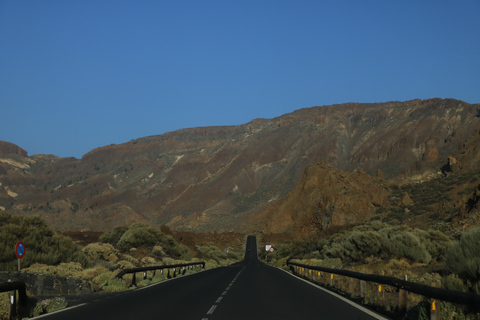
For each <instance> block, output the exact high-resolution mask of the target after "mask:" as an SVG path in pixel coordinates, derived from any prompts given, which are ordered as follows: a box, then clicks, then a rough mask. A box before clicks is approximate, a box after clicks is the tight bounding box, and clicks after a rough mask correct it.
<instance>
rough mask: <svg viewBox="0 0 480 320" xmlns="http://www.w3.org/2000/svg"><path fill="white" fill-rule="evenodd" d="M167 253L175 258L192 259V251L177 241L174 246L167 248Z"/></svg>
mask: <svg viewBox="0 0 480 320" xmlns="http://www.w3.org/2000/svg"><path fill="white" fill-rule="evenodd" d="M167 254H168V255H169V256H170V257H172V258H175V259H180V260H184V261H190V260H192V254H191V253H190V250H189V249H188V247H187V246H185V245H183V244H178V243H175V244H174V245H173V246H172V247H170V248H168V249H167Z"/></svg>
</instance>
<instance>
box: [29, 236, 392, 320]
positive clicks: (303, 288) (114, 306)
mask: <svg viewBox="0 0 480 320" xmlns="http://www.w3.org/2000/svg"><path fill="white" fill-rule="evenodd" d="M367 312H368V313H367ZM367 312H365V311H363V310H361V309H358V308H356V307H355V306H354V305H352V304H351V303H349V302H346V301H344V300H342V299H339V298H337V297H335V296H333V295H331V294H330V293H328V292H326V291H324V290H321V289H319V288H317V287H316V286H313V285H311V284H309V283H307V282H305V281H303V280H301V279H298V278H297V277H295V276H292V275H290V274H289V273H287V272H285V271H282V270H280V269H277V268H273V267H269V266H267V265H265V264H263V263H261V262H260V261H259V260H258V253H257V241H256V238H255V237H254V236H250V237H248V239H247V245H246V250H245V259H244V260H243V261H242V262H240V263H237V264H234V265H231V266H229V267H221V268H216V269H212V270H207V271H203V272H199V273H195V274H192V275H188V276H182V277H177V278H174V279H172V280H167V281H163V282H160V283H158V284H155V285H151V286H148V287H144V288H141V289H136V290H132V291H127V292H125V293H122V294H118V295H115V296H110V297H100V298H99V299H98V300H96V301H94V302H91V303H86V304H83V305H80V306H77V307H73V308H71V309H67V310H64V311H60V312H58V313H54V314H51V315H44V316H40V317H37V318H35V319H49V320H54V319H59V320H60V319H62V320H65V319H66V320H77V319H78V320H88V319H92V320H93V319H95V320H96V319H118V320H126V319H155V320H163V319H177V320H190V319H191V320H207V319H208V320H220V319H222V320H227V319H228V320H236V319H239V320H240V319H241V320H246V319H249V320H253V319H262V320H264V319H275V320H276V319H292V320H299V319H339V320H340V319H341V320H345V319H355V320H360V319H361V320H364V319H365V320H367V319H386V318H384V317H381V316H378V315H376V314H374V313H372V312H369V311H367Z"/></svg>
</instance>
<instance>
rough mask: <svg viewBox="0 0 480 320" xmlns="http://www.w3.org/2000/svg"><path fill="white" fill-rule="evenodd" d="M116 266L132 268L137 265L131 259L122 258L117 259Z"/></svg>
mask: <svg viewBox="0 0 480 320" xmlns="http://www.w3.org/2000/svg"><path fill="white" fill-rule="evenodd" d="M116 267H117V268H118V269H122V270H123V269H132V268H135V265H134V264H133V263H131V262H130V261H127V260H120V261H117V263H116Z"/></svg>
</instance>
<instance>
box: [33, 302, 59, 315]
mask: <svg viewBox="0 0 480 320" xmlns="http://www.w3.org/2000/svg"><path fill="white" fill-rule="evenodd" d="M66 307H67V301H65V298H53V299H46V300H42V301H40V302H38V303H37V305H36V306H35V308H34V310H33V316H39V315H41V314H44V313H48V312H53V311H57V310H61V309H64V308H66Z"/></svg>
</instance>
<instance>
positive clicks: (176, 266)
mask: <svg viewBox="0 0 480 320" xmlns="http://www.w3.org/2000/svg"><path fill="white" fill-rule="evenodd" d="M194 266H197V267H200V266H201V267H202V268H205V262H203V261H201V262H191V263H182V264H170V265H163V266H150V267H140V268H131V269H124V270H122V271H120V272H119V273H118V274H117V275H116V276H115V278H118V279H121V278H122V277H123V276H124V275H126V274H127V273H133V278H132V285H136V284H137V280H136V277H135V274H136V273H138V272H143V273H144V275H143V276H144V279H146V275H147V274H146V272H147V271H153V272H154V276H155V271H156V270H162V271H163V269H168V270H169V271H168V272H169V274H170V270H171V269H173V270H174V271H173V275H172V276H173V277H175V276H176V275H177V269H179V272H180V270H185V271H186V270H187V268H188V267H191V268H193V267H194Z"/></svg>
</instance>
